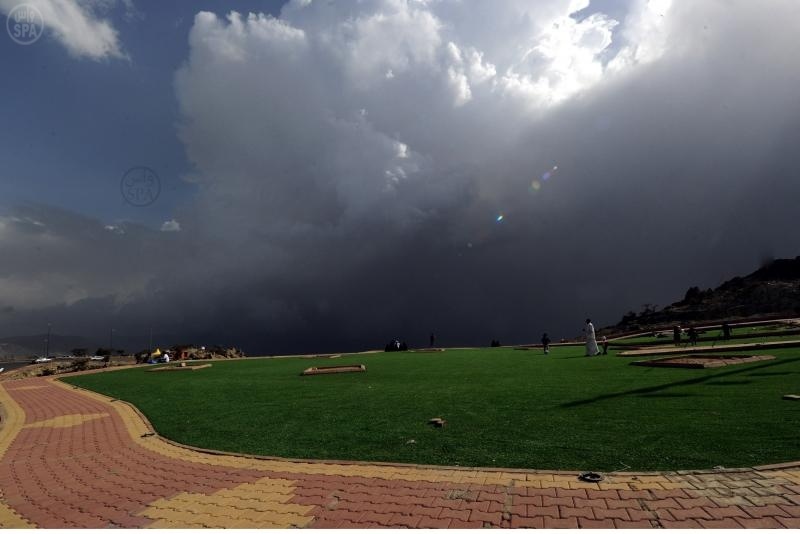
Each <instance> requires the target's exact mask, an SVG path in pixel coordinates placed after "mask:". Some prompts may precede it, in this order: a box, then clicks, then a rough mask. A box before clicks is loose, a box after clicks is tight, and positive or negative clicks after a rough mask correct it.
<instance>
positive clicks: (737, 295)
mask: <svg viewBox="0 0 800 534" xmlns="http://www.w3.org/2000/svg"><path fill="white" fill-rule="evenodd" d="M790 315H792V316H800V256H797V257H795V258H793V259H776V260H772V261H771V262H769V263H768V264H766V265H764V266H763V267H761V268H760V269H758V270H756V271H754V272H752V273H750V274H748V275H747V276H744V277H741V276H736V277H734V278H731V279H730V280H728V281H726V282H723V283H722V284H721V285H720V286H719V287H717V288H716V289H706V290H702V289H700V288H699V287H697V286H694V287H690V288H689V289H688V290H687V291H686V294H685V295H684V297H683V299H682V300H680V301H678V302H673V303H672V304H670V305H669V306H666V307H664V308H663V309H661V310H657V309H653V308H649V309H645V310H644V311H642V312H641V313H635V312H628V313H627V314H625V315H624V316H623V317H622V320H621V321H620V322H619V323H617V324H616V325H615V326H613V327H609V328H607V329H604V330H607V331H634V330H642V329H647V328H650V327H655V326H668V325H673V324H684V323H691V322H703V321H710V320H715V319H728V320H736V319H754V318H762V317H763V318H769V317H783V316H790Z"/></svg>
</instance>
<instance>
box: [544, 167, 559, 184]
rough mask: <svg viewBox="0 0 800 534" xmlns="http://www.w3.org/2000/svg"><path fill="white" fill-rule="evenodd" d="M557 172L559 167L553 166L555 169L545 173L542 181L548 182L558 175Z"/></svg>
mask: <svg viewBox="0 0 800 534" xmlns="http://www.w3.org/2000/svg"><path fill="white" fill-rule="evenodd" d="M556 171H558V165H553V168H552V169H550V170H549V171H547V172H545V173H544V174H543V175H542V181H543V182H546V181H547V180H549V179H550V178H552V177H553V176H555V174H556Z"/></svg>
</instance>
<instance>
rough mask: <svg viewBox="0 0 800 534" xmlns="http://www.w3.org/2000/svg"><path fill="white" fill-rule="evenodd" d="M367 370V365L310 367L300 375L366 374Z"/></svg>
mask: <svg viewBox="0 0 800 534" xmlns="http://www.w3.org/2000/svg"><path fill="white" fill-rule="evenodd" d="M366 370H367V366H366V365H363V364H362V365H332V366H328V367H309V368H308V369H306V370H305V371H303V372H302V373H300V375H302V376H307V375H329V374H336V373H364V372H366Z"/></svg>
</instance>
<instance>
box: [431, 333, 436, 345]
mask: <svg viewBox="0 0 800 534" xmlns="http://www.w3.org/2000/svg"><path fill="white" fill-rule="evenodd" d="M435 344H436V336H435V335H433V332H431V348H433V346H434V345H435Z"/></svg>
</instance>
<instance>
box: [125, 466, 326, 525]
mask: <svg viewBox="0 0 800 534" xmlns="http://www.w3.org/2000/svg"><path fill="white" fill-rule="evenodd" d="M293 489H294V484H292V483H291V482H290V481H288V480H282V479H270V478H262V479H260V480H257V481H256V482H251V483H246V484H241V485H239V486H237V487H235V488H232V489H224V490H220V491H217V492H215V493H213V494H211V495H205V494H202V493H179V494H178V495H175V496H174V497H170V498H169V499H159V500H157V501H155V502H153V503H151V504H150V506H148V507H147V509H146V510H144V511H143V512H141V513H140V514H139V515H142V516H144V517H147V518H149V519H153V520H154V521H153V523H151V524H150V525H148V526H149V528H290V527H305V526H307V525H308V524H310V523H311V522H312V521H313V520H314V518H313V516H311V515H309V514H310V513H311V510H312V509H313V506H301V505H297V504H288V503H287V501H289V500H290V499H291V498H292V496H293V492H292V490H293Z"/></svg>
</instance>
